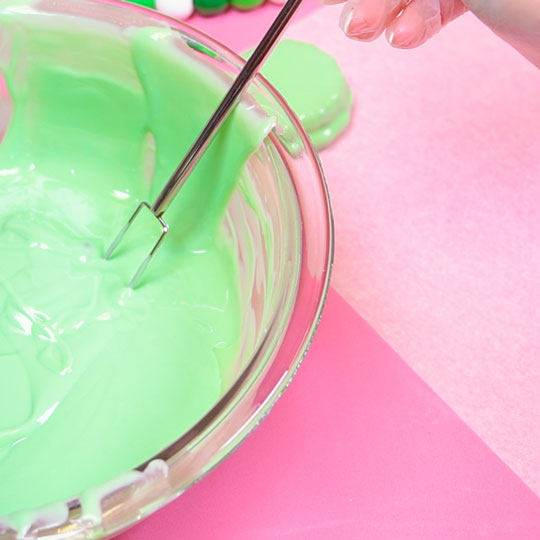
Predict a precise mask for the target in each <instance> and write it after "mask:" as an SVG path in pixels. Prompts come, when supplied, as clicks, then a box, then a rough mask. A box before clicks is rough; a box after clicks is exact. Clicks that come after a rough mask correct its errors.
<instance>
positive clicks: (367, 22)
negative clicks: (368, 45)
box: [340, 0, 386, 41]
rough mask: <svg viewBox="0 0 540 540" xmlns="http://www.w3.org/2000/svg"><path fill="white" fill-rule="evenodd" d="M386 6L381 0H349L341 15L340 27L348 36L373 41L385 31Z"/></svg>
mask: <svg viewBox="0 0 540 540" xmlns="http://www.w3.org/2000/svg"><path fill="white" fill-rule="evenodd" d="M385 13H386V6H385V3H384V2H381V1H380V0H349V1H348V2H347V4H346V6H345V8H344V9H343V12H342V14H341V17H340V27H341V29H342V30H343V32H344V33H345V34H346V35H347V37H349V38H352V39H356V40H359V41H372V40H373V39H376V38H377V37H379V36H380V35H381V33H382V31H383V27H384V21H385Z"/></svg>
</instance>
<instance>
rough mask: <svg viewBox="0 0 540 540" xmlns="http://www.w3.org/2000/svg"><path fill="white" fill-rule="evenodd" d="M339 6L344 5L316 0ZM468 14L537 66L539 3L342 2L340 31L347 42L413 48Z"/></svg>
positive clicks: (525, 0) (531, 0)
mask: <svg viewBox="0 0 540 540" xmlns="http://www.w3.org/2000/svg"><path fill="white" fill-rule="evenodd" d="M322 1H323V2H324V3H327V4H339V3H342V2H343V1H344V0H322ZM467 9H470V10H471V11H472V12H473V13H474V14H475V15H476V16H477V17H478V18H479V19H481V20H482V21H483V22H484V23H486V24H487V25H488V26H489V27H490V28H491V29H492V30H494V31H495V32H496V33H497V34H498V35H499V36H501V37H502V38H503V39H505V40H506V41H508V42H509V43H510V44H511V45H513V46H514V47H515V48H516V49H517V50H518V51H520V52H521V53H522V54H523V55H525V56H526V57H527V58H529V60H531V61H532V62H533V63H535V64H536V65H537V66H538V67H540V0H347V2H346V5H345V7H344V9H343V11H342V14H341V18H340V26H341V28H342V29H343V31H344V32H345V34H347V36H349V37H350V38H353V39H357V40H360V41H372V40H374V39H376V38H378V37H379V36H380V35H381V34H382V33H383V32H384V33H386V38H387V40H388V41H389V43H390V44H391V45H393V46H394V47H398V48H403V49H407V48H413V47H417V46H419V45H421V44H422V43H424V42H425V41H427V40H428V39H429V38H430V37H432V36H433V35H435V34H436V33H437V32H438V31H439V30H440V29H441V28H442V27H443V26H444V25H446V24H447V23H449V22H450V21H452V20H453V19H455V18H456V17H458V16H459V15H462V14H463V13H465V12H466V11H467Z"/></svg>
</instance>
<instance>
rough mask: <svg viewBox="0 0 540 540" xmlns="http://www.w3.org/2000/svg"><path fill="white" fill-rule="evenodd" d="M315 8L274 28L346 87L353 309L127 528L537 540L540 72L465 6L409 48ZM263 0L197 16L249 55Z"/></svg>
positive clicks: (327, 327)
mask: <svg viewBox="0 0 540 540" xmlns="http://www.w3.org/2000/svg"><path fill="white" fill-rule="evenodd" d="M316 8H317V6H316V4H315V3H314V2H307V4H306V6H305V8H304V10H305V11H304V13H303V14H302V16H303V18H302V19H301V20H300V21H299V22H297V23H296V24H295V25H293V26H292V27H291V29H290V32H289V36H292V37H295V38H302V39H305V40H308V41H312V42H315V43H317V45H319V46H320V47H321V48H323V49H325V50H327V51H328V52H330V53H332V54H334V55H335V56H336V57H337V58H338V59H339V61H340V63H341V65H342V67H343V69H344V71H345V73H346V75H347V77H348V79H349V81H350V83H351V86H352V88H353V91H354V95H355V99H356V107H355V112H354V118H353V125H352V127H351V129H350V130H349V131H348V133H347V134H346V135H345V136H344V137H343V138H342V139H341V140H340V141H339V142H338V143H337V144H335V145H334V146H333V147H332V148H330V149H328V150H326V151H324V152H323V153H322V155H321V159H322V161H323V165H324V166H325V170H326V174H327V177H328V182H329V185H330V190H331V194H332V198H333V201H334V210H335V218H336V232H337V251H336V265H335V274H334V286H335V287H336V288H337V289H338V290H339V291H340V292H341V294H342V295H343V297H344V298H345V299H346V300H347V301H345V300H344V299H343V297H342V296H340V295H339V294H338V293H337V292H336V291H335V290H332V291H331V292H330V296H329V300H328V305H327V308H326V310H325V314H324V317H323V321H322V324H321V327H320V330H319V332H318V334H317V336H316V338H315V341H314V343H313V346H312V349H311V351H310V353H309V354H308V356H307V357H306V360H305V363H304V365H303V367H302V368H301V369H300V371H299V374H298V375H297V377H296V379H295V380H294V381H293V383H292V385H291V387H290V389H289V390H288V391H287V392H286V394H285V395H284V397H283V398H282V399H281V400H280V401H279V402H278V404H277V405H276V406H275V408H274V410H273V411H272V413H271V414H270V415H269V417H268V418H267V419H266V420H265V421H264V422H263V424H262V425H261V427H259V428H258V429H257V430H256V431H255V432H254V434H253V435H251V436H250V437H249V438H248V440H247V441H246V442H245V443H244V444H243V445H242V446H241V447H240V449H239V450H238V451H237V452H235V453H234V454H233V455H232V456H231V457H230V458H228V459H227V460H226V461H225V462H224V463H223V464H222V465H221V466H220V467H218V468H217V469H216V470H215V471H214V472H212V473H211V474H210V475H209V476H208V477H207V478H205V479H204V480H203V481H201V482H200V483H199V484H198V485H196V486H194V487H193V488H192V489H191V490H189V491H188V492H187V493H186V494H184V495H183V496H182V497H180V498H179V499H178V500H177V501H175V502H173V503H172V504H170V505H169V506H167V507H166V508H165V509H163V510H161V511H160V512H158V513H156V514H155V515H154V516H152V517H151V518H149V519H147V520H146V521H144V522H143V523H141V524H140V525H138V526H137V527H135V528H133V529H132V530H130V531H128V532H126V533H124V534H123V535H121V536H120V538H121V539H122V540H139V539H140V540H142V539H144V540H147V539H148V538H160V539H162V540H180V539H182V540H190V539H206V538H208V539H210V538H212V539H218V540H220V539H223V540H225V539H259V538H261V539H264V538H290V539H294V540H300V539H328V540H332V539H353V538H354V539H356V538H367V539H375V540H377V539H384V540H386V539H409V538H410V539H415V540H416V539H419V538H422V539H437V540H445V539H456V538H459V539H460V540H461V539H469V538H470V539H478V538H487V539H499V538H500V539H509V538H519V539H528V538H531V539H533V538H534V539H536V538H539V537H540V519H539V518H540V502H539V500H538V497H537V495H536V494H535V493H534V491H533V490H531V487H532V488H533V489H535V490H536V491H537V493H538V492H539V491H540V489H539V488H540V473H539V472H538V471H540V467H538V465H539V460H538V455H539V450H540V433H539V428H538V425H539V424H538V420H539V419H540V400H539V399H538V398H537V388H538V382H539V381H540V368H539V364H540V363H538V362H536V358H537V355H538V353H537V351H536V349H538V347H536V344H537V340H538V338H537V336H538V328H537V327H538V321H537V320H535V319H536V317H535V315H536V313H537V311H538V310H537V309H536V308H538V307H540V306H539V304H540V289H539V287H537V285H536V275H538V272H535V270H537V269H538V270H540V268H538V267H539V266H540V262H537V261H540V247H539V246H537V245H535V244H536V235H535V234H534V231H536V230H538V220H539V219H540V211H539V209H540V205H539V204H538V199H539V196H540V193H539V188H538V186H539V185H540V184H539V183H538V178H540V174H539V173H540V162H539V160H538V155H539V154H538V150H539V148H538V146H539V144H540V143H539V141H540V137H539V136H540V127H539V126H540V124H539V123H538V121H537V119H538V113H539V111H538V106H539V105H538V104H539V103H540V102H539V101H538V99H537V96H538V91H539V90H540V88H539V87H540V78H539V75H538V74H537V72H536V70H534V69H533V68H532V67H531V66H529V65H528V64H527V63H526V62H525V61H523V60H522V59H521V58H520V57H519V56H518V55H516V54H515V53H514V52H513V51H512V50H510V49H509V48H507V47H506V46H504V45H503V44H502V43H500V42H499V41H498V40H497V39H496V38H495V37H494V36H492V35H491V34H490V33H489V32H488V31H487V30H485V29H484V28H483V27H481V25H479V24H477V23H476V22H475V21H474V20H473V19H472V18H471V17H469V18H465V19H464V20H463V21H460V22H459V23H455V24H454V25H453V26H452V27H451V28H449V29H448V30H447V31H446V32H445V33H443V34H441V35H440V36H438V37H437V38H436V39H435V40H434V41H433V43H432V44H430V45H427V46H426V47H424V48H423V49H422V50H419V51H407V52H403V51H394V50H391V49H390V48H388V47H386V46H385V45H384V43H382V42H381V43H375V44H370V45H367V46H366V45H362V44H354V43H351V42H348V41H347V40H345V39H344V38H343V37H342V35H341V34H340V33H339V31H338V30H337V29H336V24H337V10H336V8H325V11H323V10H317V9H316ZM277 9H278V8H276V7H275V6H266V7H265V8H263V9H261V10H257V11H256V12H251V13H238V12H230V13H228V14H227V15H225V16H223V17H220V18H215V19H203V18H200V17H196V18H194V19H192V20H191V21H190V22H191V23H192V24H194V25H195V26H197V27H199V28H202V29H203V30H205V31H207V33H209V34H211V35H213V36H214V37H216V38H218V39H220V40H221V41H223V42H224V43H226V44H228V45H229V46H231V47H232V48H233V49H235V50H237V51H242V50H245V49H247V48H248V47H249V46H251V45H253V44H254V42H255V41H256V40H257V38H258V37H260V35H261V34H262V32H263V29H264V28H265V27H266V26H267V25H268V23H269V21H270V20H271V18H272V17H273V16H274V15H275V13H276V12H277ZM366 321H367V322H366ZM380 336H382V337H380ZM392 347H393V348H392ZM395 351H397V352H395ZM398 353H399V354H398ZM516 472H517V473H518V474H519V476H518V474H516Z"/></svg>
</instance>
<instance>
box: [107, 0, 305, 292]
mask: <svg viewBox="0 0 540 540" xmlns="http://www.w3.org/2000/svg"><path fill="white" fill-rule="evenodd" d="M301 2H302V0H288V1H287V3H286V4H285V5H284V6H283V8H281V11H280V12H279V14H278V16H277V17H276V19H275V20H274V22H273V23H272V26H270V28H269V29H268V31H267V32H266V34H265V35H264V37H263V38H262V40H261V42H260V43H259V45H258V46H257V48H256V49H255V50H254V51H253V53H252V55H251V56H250V57H249V60H248V61H247V62H246V64H245V66H244V68H243V69H242V71H241V72H240V73H239V74H238V76H237V77H236V79H235V80H234V83H233V84H232V86H231V88H230V89H229V91H228V92H227V94H226V95H225V97H224V98H223V101H222V102H221V103H220V105H219V106H218V108H217V109H216V111H215V112H214V114H213V115H212V117H211V118H210V120H209V121H208V124H206V126H205V127H204V129H203V130H202V131H201V134H200V135H199V137H198V138H197V140H196V141H195V142H194V143H193V146H192V147H191V148H190V150H189V152H188V153H187V154H186V156H185V157H184V159H183V161H182V162H181V163H180V165H178V167H177V169H176V170H175V171H174V173H173V174H172V176H171V177H170V179H169V181H168V182H167V184H166V185H165V187H164V188H163V190H162V191H161V193H160V194H159V195H158V196H157V198H156V200H155V201H154V204H152V205H150V204H149V203H147V202H145V201H143V202H141V203H140V204H139V206H137V208H136V209H135V212H133V214H132V215H131V217H130V218H129V220H128V221H127V223H126V224H125V225H124V226H123V227H122V229H120V232H119V233H118V234H117V235H116V238H115V239H114V240H113V242H112V244H111V245H110V247H109V249H108V250H107V251H106V253H105V259H109V258H110V257H111V255H112V254H113V252H114V251H115V249H116V248H117V247H118V245H119V244H120V242H121V241H122V238H124V235H125V234H126V232H127V231H128V229H129V228H130V227H131V225H132V224H133V222H134V221H135V219H136V218H137V216H138V215H139V212H140V211H141V210H142V209H143V208H147V209H148V210H150V212H152V214H153V215H154V216H155V218H156V219H157V220H158V222H159V224H160V225H161V235H160V237H159V238H158V240H157V242H156V243H155V244H154V247H153V248H152V249H151V250H150V252H149V253H148V255H147V256H146V258H145V259H144V261H143V262H142V263H141V265H140V266H139V268H138V269H137V271H136V272H135V274H134V275H133V277H132V278H131V281H130V283H129V287H130V288H134V287H135V285H137V283H138V282H139V280H140V279H141V276H142V275H143V273H144V271H145V270H146V268H147V267H148V265H149V264H150V262H151V261H152V258H153V257H154V255H155V253H156V251H157V250H158V248H159V247H160V246H161V244H162V243H163V240H164V239H165V235H166V234H167V232H168V231H169V226H168V225H167V223H166V222H165V221H164V219H163V214H164V213H165V211H166V210H167V208H168V207H169V205H170V204H171V202H172V201H173V199H174V198H175V196H176V195H177V193H178V191H179V190H180V189H181V188H182V186H183V185H184V184H185V182H186V180H187V179H188V177H189V175H190V174H191V172H192V171H193V169H194V168H195V167H196V166H197V163H198V162H199V161H200V159H201V157H202V156H203V154H204V152H205V151H206V149H207V148H208V146H209V145H210V143H211V142H212V140H213V139H214V137H215V136H216V134H217V132H218V131H219V128H220V127H221V125H222V124H223V122H224V121H225V120H226V119H227V117H228V116H229V114H230V113H231V112H232V111H233V110H234V108H235V107H236V105H237V104H238V102H239V101H240V98H241V97H242V94H243V93H244V91H245V89H246V88H247V87H248V86H249V84H250V83H251V81H252V80H253V78H254V77H255V75H256V74H257V72H258V71H259V69H260V67H261V66H262V65H263V64H264V62H265V60H266V59H267V58H268V55H269V54H270V52H271V51H272V48H273V47H274V45H275V43H276V42H277V41H278V39H279V38H280V36H281V34H282V33H283V31H284V30H285V28H286V26H287V24H288V23H289V21H290V20H291V17H292V16H293V15H294V13H295V12H296V10H297V9H298V7H299V6H300V4H301Z"/></svg>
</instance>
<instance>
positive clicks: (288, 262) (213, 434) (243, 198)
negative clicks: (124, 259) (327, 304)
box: [0, 0, 333, 540]
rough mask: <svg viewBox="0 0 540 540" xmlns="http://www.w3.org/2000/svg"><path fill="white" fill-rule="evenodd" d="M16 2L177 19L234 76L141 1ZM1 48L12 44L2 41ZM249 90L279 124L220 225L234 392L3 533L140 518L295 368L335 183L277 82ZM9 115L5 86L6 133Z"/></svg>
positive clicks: (10, 519)
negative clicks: (129, 462)
mask: <svg viewBox="0 0 540 540" xmlns="http://www.w3.org/2000/svg"><path fill="white" fill-rule="evenodd" d="M8 4H11V5H12V4H14V2H9V3H8ZM18 6H19V7H18V8H17V9H25V10H31V11H32V12H33V13H38V14H41V15H43V17H47V18H48V21H49V22H52V23H53V24H54V21H55V20H56V19H57V18H58V20H60V19H61V20H63V21H65V20H72V21H73V20H75V19H77V20H80V19H87V20H92V21H100V25H101V26H99V27H100V28H101V29H102V31H104V32H107V33H109V34H115V33H116V34H118V35H122V36H124V37H126V36H129V29H130V28H133V27H146V26H154V27H155V26H158V27H165V28H167V29H172V30H173V31H174V32H175V33H176V36H177V39H178V43H179V46H181V47H182V48H183V49H185V51H188V52H187V53H188V54H190V55H191V56H192V57H193V58H194V59H196V60H197V61H198V62H201V63H204V64H207V65H211V66H212V68H213V69H214V70H216V71H217V72H219V73H220V74H221V76H223V77H228V78H231V77H232V76H234V75H235V74H237V73H238V72H239V70H240V69H241V68H242V66H243V64H244V61H243V60H242V59H241V58H240V57H239V56H237V55H236V54H234V53H233V52H232V51H230V50H228V49H227V48H226V47H224V46H223V45H221V44H220V43H217V42H216V41H214V40H213V39H212V38H210V37H208V36H206V35H204V34H202V33H201V32H199V31H197V30H195V29H193V28H190V27H189V26H188V25H186V24H183V23H181V22H179V21H175V20H173V19H170V18H167V17H165V16H163V15H160V14H158V13H156V12H153V11H150V10H147V9H145V8H142V7H139V6H136V5H131V4H125V3H123V2H120V1H116V0H35V1H34V2H32V1H30V0H28V1H26V2H24V1H21V2H18ZM4 9H9V8H7V7H5V6H4V7H3V6H0V11H1V10H4ZM66 16H67V17H68V18H69V19H65V17H66ZM103 22H105V23H106V24H105V25H103V24H101V23H103ZM126 39H127V38H126ZM0 43H2V31H1V29H0ZM94 50H95V49H94V48H92V51H94ZM92 51H90V52H89V54H92V53H93V52H92ZM1 52H2V54H6V49H5V48H4V49H3V50H2V51H1ZM245 101H246V102H248V103H249V105H250V106H252V107H258V108H260V109H262V110H265V111H266V113H267V114H271V115H272V116H274V117H275V118H276V119H277V124H276V127H275V128H274V130H273V131H272V132H271V133H270V134H269V135H268V136H267V137H266V139H265V141H264V143H263V144H262V145H261V146H260V148H259V149H258V151H257V152H256V153H255V154H253V155H252V156H251V158H250V159H249V161H248V163H247V165H246V169H245V173H244V174H243V176H242V179H241V181H240V183H239V185H238V187H237V188H236V191H235V192H234V194H233V196H232V198H231V200H230V203H229V206H228V210H227V214H226V216H225V218H224V220H223V225H222V226H223V227H224V229H225V231H226V233H227V234H228V235H229V237H230V238H231V239H233V240H234V242H233V243H234V245H235V249H236V251H237V257H238V261H239V268H240V270H239V272H240V275H239V283H240V297H241V304H242V306H243V316H244V320H243V343H242V346H241V351H240V353H239V355H238V360H237V362H236V364H235V366H234V369H233V370H232V371H231V372H230V374H229V380H228V381H226V382H227V384H226V387H227V388H228V389H227V391H226V392H225V393H224V395H223V396H222V397H221V398H220V400H219V401H218V402H217V403H216V404H215V406H214V407H213V408H212V409H211V410H210V411H208V413H207V414H206V415H205V416H204V417H203V418H202V419H201V420H200V421H199V422H198V423H197V424H196V425H194V426H193V427H192V428H191V429H190V430H189V431H188V432H186V433H179V434H178V439H177V440H176V441H174V442H172V444H170V446H168V447H167V448H164V449H163V450H162V451H161V452H160V453H159V454H157V455H155V456H153V457H152V458H151V459H149V460H148V461H147V462H145V463H142V464H141V465H140V466H139V467H138V468H137V469H136V470H133V471H129V472H126V473H125V474H123V475H121V476H119V477H117V478H113V479H111V481H110V482H107V484H105V485H100V486H95V487H94V488H92V489H90V490H87V491H85V492H83V493H80V494H78V495H76V496H74V497H72V498H71V499H69V500H65V501H59V502H58V503H55V504H53V505H50V506H48V507H44V508H39V509H35V510H32V511H29V512H25V513H24V514H23V513H19V514H17V515H12V516H4V517H1V516H0V539H1V540H14V539H26V538H37V537H39V538H54V539H58V540H60V539H62V540H64V539H94V538H104V537H108V536H111V535H114V534H116V533H118V532H120V531H122V530H123V529H125V528H127V527H129V526H130V525H133V524H134V523H136V522H137V521H139V520H140V519H142V518H144V517H146V516H148V515H149V514H151V513H152V512H154V511H156V510H157V509H159V508H160V507H162V506H163V505H165V504H166V503H167V502H169V501H171V500H172V499H174V498H175V497H177V496H179V495H180V494H181V493H183V492H184V491H185V490H186V489H187V488H189V487H190V486H191V485H192V484H194V483H195V482H197V481H198V480H199V479H201V478H202V477H203V476H204V475H205V474H207V473H208V472H209V471H210V470H211V469H212V468H213V467H215V466H216V465H217V464H219V463H220V462H221V461H222V460H223V459H224V458H225V457H226V456H227V455H228V454H230V453H231V452H232V451H233V450H234V449H235V448H236V447H237V446H238V445H239V444H240V443H241V442H242V441H243V440H244V439H245V438H246V436H247V435H248V434H249V433H250V432H251V431H252V430H253V429H254V428H255V427H256V426H257V425H258V424H259V423H260V422H261V420H262V419H263V418H264V417H265V415H266V414H267V413H268V412H269V411H270V409H271V408H272V406H273V404H274V403H275V402H276V400H277V399H278V398H279V396H280V395H281V394H282V392H283V391H284V390H285V389H286V387H287V386H288V384H289V383H290V381H291V379H292V378H293V376H294V375H295V373H296V370H297V369H298V367H299V365H300V363H301V361H302V359H303V357H304V355H305V354H306V351H307V349H308V347H309V345H310V342H311V340H312V338H313V334H314V332H315V330H316V327H317V324H318V322H319V318H320V315H321V311H322V308H323V304H324V299H325V296H326V292H327V289H328V283H329V277H330V269H331V263H332V254H333V237H332V218H331V210H330V205H329V199H328V193H327V190H326V186H325V182H324V178H323V173H322V170H321V167H320V164H319V161H318V159H317V156H316V154H315V152H314V150H313V148H312V146H311V144H310V142H309V139H308V137H307V135H306V134H305V132H304V131H303V129H302V127H301V125H300V124H299V122H298V120H297V119H296V117H295V116H294V114H293V112H292V111H291V110H290V109H289V107H288V106H287V104H286V103H285V101H284V100H283V98H282V97H281V96H280V95H279V94H278V93H277V92H276V90H274V88H273V87H272V86H271V85H270V84H269V83H268V82H267V81H265V80H264V78H263V77H260V76H259V77H258V78H257V79H256V81H255V82H254V83H253V85H252V88H251V89H250V92H249V95H248V96H246V98H245ZM10 114H11V103H10V99H9V95H8V94H7V92H6V91H5V85H4V90H3V91H2V92H0V133H1V132H2V131H5V129H6V127H7V125H8V123H9V117H10ZM180 157H181V156H179V158H180ZM103 444H107V443H106V441H104V442H103ZM0 489H2V486H1V479H0Z"/></svg>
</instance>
